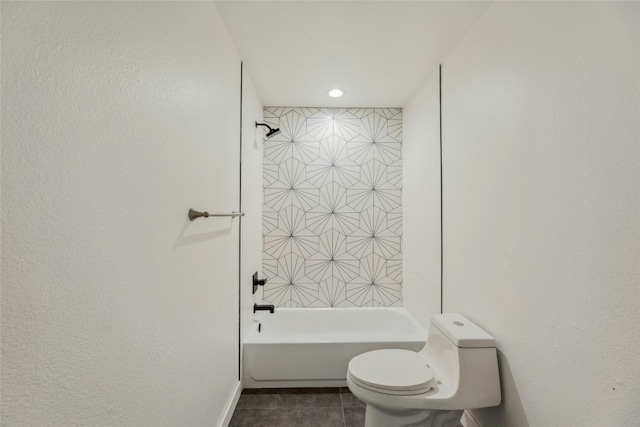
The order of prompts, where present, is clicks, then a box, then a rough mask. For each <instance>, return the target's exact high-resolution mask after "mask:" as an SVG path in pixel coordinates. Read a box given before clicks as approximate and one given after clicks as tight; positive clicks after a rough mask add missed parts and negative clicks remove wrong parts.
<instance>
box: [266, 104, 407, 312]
mask: <svg viewBox="0 0 640 427" xmlns="http://www.w3.org/2000/svg"><path fill="white" fill-rule="evenodd" d="M264 119H265V122H267V123H268V124H269V125H271V126H276V127H279V128H280V130H281V133H280V135H277V136H275V137H272V138H271V139H269V140H266V141H265V142H264V169H263V175H264V189H263V191H264V194H263V200H264V206H263V209H264V211H263V212H264V213H263V259H262V263H263V265H262V268H263V274H264V275H265V277H266V278H267V279H268V282H267V284H266V285H265V287H264V302H267V303H270V304H275V305H277V306H286V307H336V306H358V307H359V306H400V305H402V110H401V109H397V108H362V109H358V108H284V107H266V108H265V111H264Z"/></svg>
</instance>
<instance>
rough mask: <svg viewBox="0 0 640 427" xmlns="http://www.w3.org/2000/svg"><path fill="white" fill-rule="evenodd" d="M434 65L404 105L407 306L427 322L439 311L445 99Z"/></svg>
mask: <svg viewBox="0 0 640 427" xmlns="http://www.w3.org/2000/svg"><path fill="white" fill-rule="evenodd" d="M438 76H439V72H438V69H436V70H434V71H433V72H432V73H431V74H430V75H429V77H428V78H427V80H426V81H425V82H424V83H423V84H422V85H421V86H420V88H419V89H418V90H417V91H416V93H415V94H414V95H413V96H412V97H411V99H410V100H409V103H408V104H407V105H406V106H405V107H404V141H403V143H402V145H403V147H402V150H403V153H402V154H403V158H402V167H403V174H404V178H403V185H402V192H403V194H402V197H403V204H404V211H403V215H404V218H403V220H404V223H403V227H404V232H403V241H402V244H403V250H404V260H403V262H404V266H403V267H404V272H403V274H404V280H403V286H402V291H403V297H404V301H403V305H404V307H405V308H406V309H407V310H408V311H409V312H410V313H411V314H412V315H413V316H414V317H415V318H416V319H417V320H418V321H419V322H420V323H421V324H422V325H423V326H424V327H428V326H429V322H430V319H431V315H432V314H435V313H440V100H439V82H438Z"/></svg>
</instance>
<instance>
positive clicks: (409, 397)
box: [347, 313, 501, 427]
mask: <svg viewBox="0 0 640 427" xmlns="http://www.w3.org/2000/svg"><path fill="white" fill-rule="evenodd" d="M347 385H348V386H349V389H350V390H351V393H353V395H354V396H355V397H357V398H358V399H360V400H361V401H363V402H364V403H366V405H367V409H366V415H365V427H401V426H416V427H417V426H424V427H456V426H457V425H458V422H459V420H460V417H461V416H462V412H463V411H464V410H465V409H473V408H484V407H489V406H497V405H499V404H500V399H501V394H500V378H499V374H498V359H497V353H496V348H495V340H494V339H493V337H492V336H491V335H489V334H488V333H487V332H485V331H484V330H482V329H481V328H480V327H479V326H477V325H475V324H474V323H473V322H471V321H470V320H469V319H467V318H465V317H464V316H462V315H460V314H457V313H448V314H436V315H434V316H432V318H431V324H430V326H429V336H428V338H427V343H426V344H425V346H424V347H423V348H422V350H420V351H419V352H414V351H409V350H399V349H390V350H376V351H370V352H367V353H363V354H361V355H359V356H356V357H354V358H353V359H351V361H350V362H349V369H348V372H347Z"/></svg>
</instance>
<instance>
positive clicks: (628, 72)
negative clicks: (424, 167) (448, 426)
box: [442, 2, 640, 427]
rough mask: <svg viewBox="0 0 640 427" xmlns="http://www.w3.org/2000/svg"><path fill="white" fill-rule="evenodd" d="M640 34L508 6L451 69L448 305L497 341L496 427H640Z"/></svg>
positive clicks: (567, 8) (622, 7)
mask: <svg viewBox="0 0 640 427" xmlns="http://www.w3.org/2000/svg"><path fill="white" fill-rule="evenodd" d="M638 28H640V5H639V4H638V3H614V2H594V3H592V2H584V3H583V2H562V3H558V2H549V3H545V2H496V3H494V4H493V5H492V6H491V8H490V9H489V10H488V11H487V12H486V13H485V15H484V16H483V17H482V18H481V19H480V20H479V22H478V23H477V24H476V25H475V27H474V28H473V29H472V30H471V31H470V32H469V33H468V34H467V36H466V37H465V38H464V39H463V41H462V42H461V43H460V45H459V46H458V47H457V48H456V49H455V51H454V52H453V53H452V54H451V55H450V56H449V57H448V58H447V59H446V60H445V61H444V67H443V110H442V116H443V141H444V147H443V155H444V163H443V173H444V176H443V182H444V190H443V191H444V281H445V283H444V310H445V311H459V312H461V313H463V314H465V315H467V316H468V317H469V318H470V319H472V320H474V321H475V322H477V323H478V324H479V325H480V326H482V327H483V328H485V329H486V330H487V331H489V332H490V333H492V334H493V335H494V336H495V337H496V339H497V345H498V348H499V351H500V365H501V375H502V384H503V393H504V401H503V404H502V405H501V406H500V407H497V408H495V409H487V410H478V411H474V412H473V414H474V415H475V417H476V418H477V419H478V421H479V422H480V424H481V425H483V426H485V427H494V426H509V427H516V426H526V425H530V426H581V427H585V426H604V425H607V426H623V425H637V424H638V420H639V419H640V376H639V375H640V372H639V370H638V367H639V366H640V341H639V340H640V333H639V332H640V310H638V307H639V306H640V299H639V296H640V292H639V282H640V280H639V263H638V260H639V258H640V242H639V232H640V223H639V219H640V218H639V217H640V215H639V205H640V198H639V189H640V186H639V183H640V179H639V178H640V176H639V172H638V171H639V167H638V166H639V160H640V158H639V154H640V153H639V147H640V145H639V135H640V125H639V123H640V120H639V118H640V106H639V103H640V96H639V89H640V88H639V76H640V73H639V71H640V70H639V62H640V61H639V55H640V41H639V33H638Z"/></svg>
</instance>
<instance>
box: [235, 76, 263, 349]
mask: <svg viewBox="0 0 640 427" xmlns="http://www.w3.org/2000/svg"><path fill="white" fill-rule="evenodd" d="M256 121H258V122H262V103H261V102H260V99H259V98H258V95H257V94H256V91H255V88H254V86H253V83H252V80H251V77H250V75H249V72H248V70H247V66H246V64H245V66H244V67H243V82H242V210H243V212H244V213H245V216H244V217H243V218H242V273H241V274H242V279H241V281H240V286H241V288H240V301H241V317H242V318H241V325H242V332H241V337H242V341H244V338H245V337H246V335H247V333H248V332H249V329H250V328H251V325H252V323H253V303H254V302H259V300H258V298H259V297H260V296H261V295H262V288H259V289H258V290H257V291H256V294H255V297H257V298H254V295H253V293H252V283H253V279H252V275H253V273H255V272H256V271H257V272H258V276H259V277H260V278H262V277H263V276H262V156H263V142H262V137H263V134H264V131H263V128H256V126H255V122H256Z"/></svg>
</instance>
